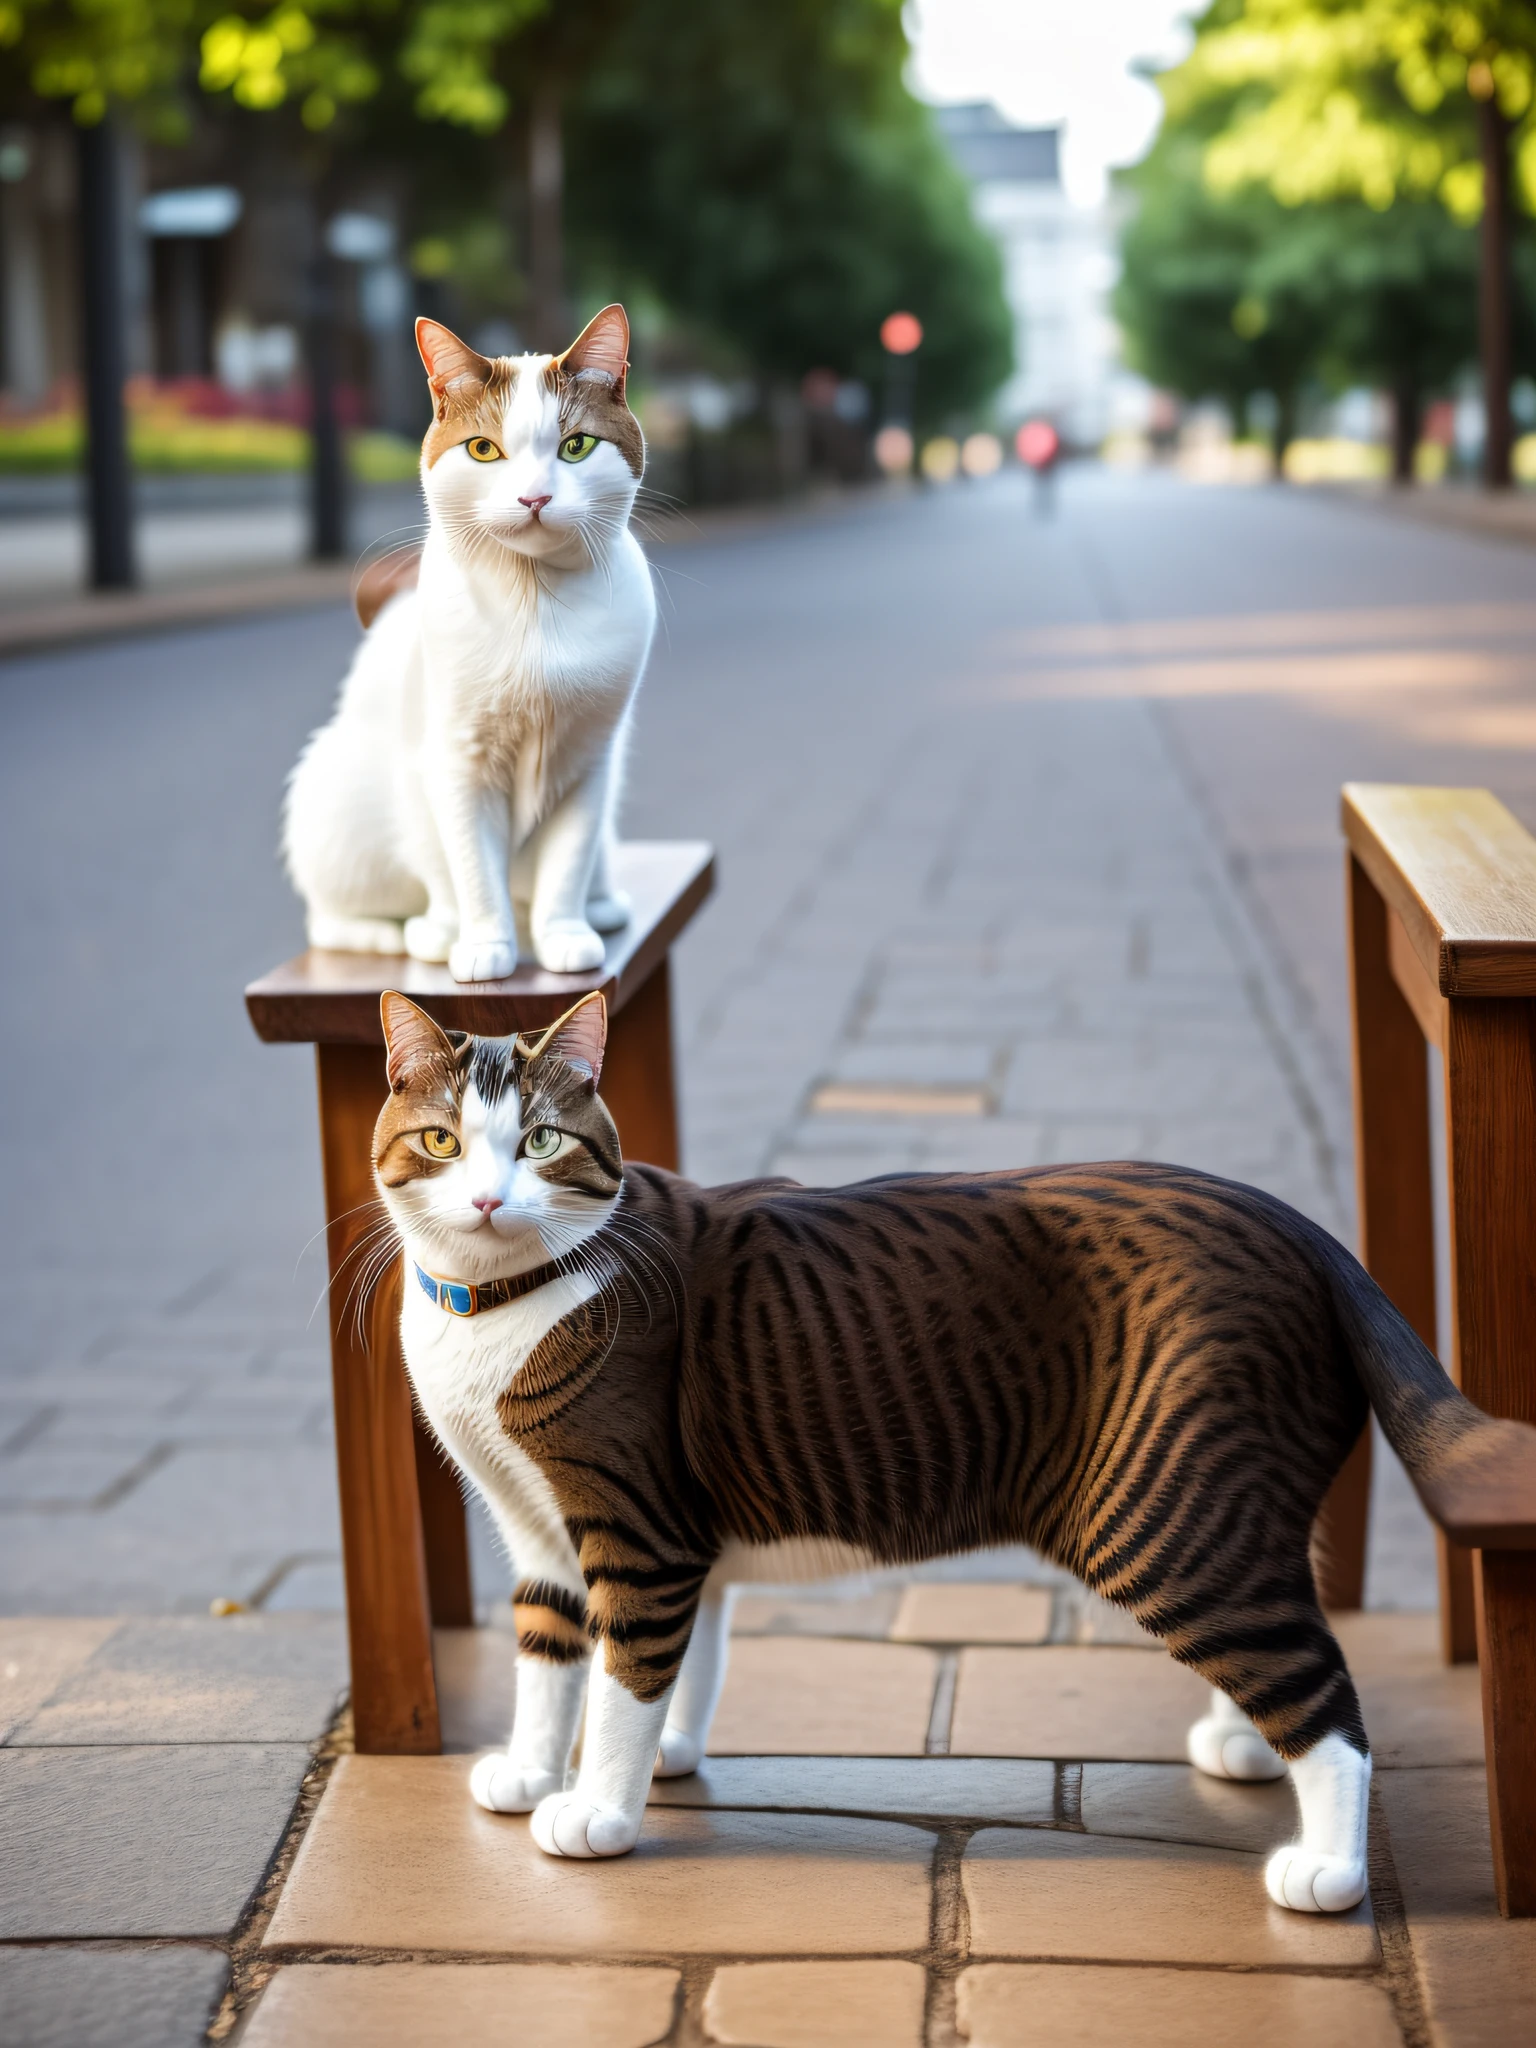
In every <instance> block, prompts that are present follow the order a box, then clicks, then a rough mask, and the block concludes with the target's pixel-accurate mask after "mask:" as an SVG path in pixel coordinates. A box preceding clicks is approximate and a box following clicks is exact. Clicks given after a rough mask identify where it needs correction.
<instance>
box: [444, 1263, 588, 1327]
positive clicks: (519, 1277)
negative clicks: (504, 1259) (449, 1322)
mask: <svg viewBox="0 0 1536 2048" xmlns="http://www.w3.org/2000/svg"><path fill="white" fill-rule="evenodd" d="M411 1264H412V1265H413V1266H415V1265H416V1261H415V1260H414V1259H413V1260H412V1261H411ZM564 1273H565V1268H564V1267H563V1266H562V1265H561V1264H560V1262H559V1260H558V1259H554V1260H551V1261H550V1263H549V1264H548V1265H546V1266H535V1267H534V1268H533V1269H532V1271H531V1272H528V1273H515V1274H514V1275H513V1276H512V1278H511V1279H510V1280H482V1281H479V1282H478V1283H477V1282H475V1281H472V1280H439V1279H436V1278H435V1277H434V1276H433V1275H432V1274H431V1273H429V1272H427V1271H426V1270H425V1268H424V1267H421V1266H416V1278H417V1279H418V1280H419V1281H420V1282H421V1291H422V1293H423V1294H424V1295H425V1296H426V1297H427V1299H428V1300H429V1301H431V1302H434V1303H436V1305H437V1307H438V1308H440V1309H442V1310H443V1311H444V1313H445V1314H447V1315H450V1316H481V1315H484V1314H485V1312H486V1310H487V1309H489V1308H502V1307H504V1306H505V1305H506V1303H507V1302H509V1301H518V1300H520V1299H521V1298H522V1296H523V1295H525V1294H532V1293H533V1292H534V1291H535V1290H536V1289H537V1288H540V1287H547V1286H548V1285H549V1283H550V1281H551V1280H559V1279H562V1278H563V1277H564Z"/></svg>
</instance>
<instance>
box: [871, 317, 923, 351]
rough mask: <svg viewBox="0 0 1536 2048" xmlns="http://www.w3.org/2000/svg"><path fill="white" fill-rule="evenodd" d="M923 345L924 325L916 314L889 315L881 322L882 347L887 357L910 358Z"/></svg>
mask: <svg viewBox="0 0 1536 2048" xmlns="http://www.w3.org/2000/svg"><path fill="white" fill-rule="evenodd" d="M922 344H923V323H922V321H921V320H919V319H918V317H917V315H916V314H915V313H887V314H886V316H885V318H884V319H883V320H882V321H881V322H880V346H881V347H882V348H883V349H884V350H885V352H886V354H887V355H892V356H909V355H911V353H912V351H913V350H914V349H916V348H921V347H922Z"/></svg>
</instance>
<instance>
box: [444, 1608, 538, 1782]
mask: <svg viewBox="0 0 1536 2048" xmlns="http://www.w3.org/2000/svg"><path fill="white" fill-rule="evenodd" d="M432 1663H433V1669H434V1674H435V1676H436V1679H437V1710H438V1714H439V1716H440V1717H441V1721H442V1730H443V1751H444V1754H445V1755H449V1756H453V1755H462V1754H466V1753H468V1754H471V1755H472V1754H474V1753H476V1752H478V1751H480V1750H484V1749H505V1748H506V1746H507V1743H508V1742H509V1741H510V1739H511V1735H512V1710H513V1708H514V1707H515V1705H516V1704H517V1638H516V1636H515V1635H514V1634H513V1633H512V1631H511V1630H510V1629H506V1628H440V1629H434V1631H433V1633H432Z"/></svg>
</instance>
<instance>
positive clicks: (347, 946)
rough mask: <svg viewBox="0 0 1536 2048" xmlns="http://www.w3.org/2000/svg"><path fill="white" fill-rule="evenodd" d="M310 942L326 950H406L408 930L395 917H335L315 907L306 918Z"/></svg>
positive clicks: (337, 951)
mask: <svg viewBox="0 0 1536 2048" xmlns="http://www.w3.org/2000/svg"><path fill="white" fill-rule="evenodd" d="M306 929H307V932H308V936H309V943H310V944H311V945H312V946H318V947H319V949H320V950H321V952H322V953H403V952H404V951H405V950H406V947H405V933H404V929H403V927H402V926H401V925H400V923H399V922H398V920H397V919H395V918H392V917H334V916H332V915H331V914H330V913H329V912H327V911H323V910H312V911H311V912H310V914H309V917H308V919H307V921H306Z"/></svg>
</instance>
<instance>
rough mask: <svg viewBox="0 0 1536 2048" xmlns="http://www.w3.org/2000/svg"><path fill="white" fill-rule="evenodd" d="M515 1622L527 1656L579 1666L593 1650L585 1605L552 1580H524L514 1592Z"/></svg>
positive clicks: (513, 1617)
mask: <svg viewBox="0 0 1536 2048" xmlns="http://www.w3.org/2000/svg"><path fill="white" fill-rule="evenodd" d="M512 1621H513V1625H514V1627H515V1628H516V1630H517V1647H518V1651H519V1653H520V1654H521V1655H522V1656H524V1657H543V1658H545V1659H546V1660H547V1661H548V1662H549V1663H551V1664H578V1663H580V1662H581V1660H582V1658H583V1657H585V1656H586V1654H587V1652H588V1650H589V1649H590V1648H591V1647H592V1646H591V1644H590V1643H589V1642H588V1640H587V1610H586V1603H585V1602H584V1601H583V1600H581V1599H580V1598H579V1597H578V1595H576V1594H575V1593H568V1592H567V1591H566V1590H565V1588H564V1587H563V1586H557V1585H556V1584H555V1583H554V1581H553V1580H552V1579H522V1580H520V1581H519V1582H518V1584H517V1586H516V1587H515V1588H514V1590H513V1593H512Z"/></svg>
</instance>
